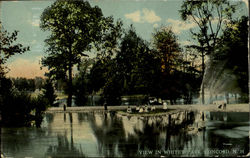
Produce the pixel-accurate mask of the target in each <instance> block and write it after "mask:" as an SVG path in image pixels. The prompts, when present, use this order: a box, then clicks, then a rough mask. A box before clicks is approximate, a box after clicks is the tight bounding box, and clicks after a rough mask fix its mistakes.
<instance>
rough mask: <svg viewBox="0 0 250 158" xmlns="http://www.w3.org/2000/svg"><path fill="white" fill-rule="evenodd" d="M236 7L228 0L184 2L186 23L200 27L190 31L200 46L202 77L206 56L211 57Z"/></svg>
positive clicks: (182, 12)
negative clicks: (224, 26) (224, 25)
mask: <svg viewBox="0 0 250 158" xmlns="http://www.w3.org/2000/svg"><path fill="white" fill-rule="evenodd" d="M235 8H236V5H231V4H230V2H229V1H228V0H204V1H195V0H187V1H183V4H182V6H181V9H180V10H179V12H180V14H181V18H182V20H184V21H192V22H193V23H195V24H196V26H198V31H196V32H195V31H194V30H192V29H191V30H190V31H191V34H192V36H193V38H194V39H195V40H196V41H197V42H198V45H193V46H191V47H193V48H196V49H197V50H198V51H199V52H200V53H201V57H202V76H203V77H204V73H205V62H204V61H205V59H204V58H205V56H206V55H210V54H211V53H212V52H213V51H214V48H215V46H216V44H217V41H218V38H219V36H220V35H221V32H222V28H223V23H226V22H227V21H228V20H231V18H232V14H233V13H234V12H235ZM202 104H204V84H202Z"/></svg>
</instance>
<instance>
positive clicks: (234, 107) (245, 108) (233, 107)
mask: <svg viewBox="0 0 250 158" xmlns="http://www.w3.org/2000/svg"><path fill="white" fill-rule="evenodd" d="M127 107H128V106H127V105H126V106H124V105H121V106H108V111H120V110H126V109H127ZM130 107H131V108H135V107H136V106H135V105H131V106H130ZM155 107H156V109H161V108H162V107H163V106H162V105H156V106H155ZM167 108H168V109H170V110H181V111H182V110H184V111H185V110H188V111H208V112H249V111H250V110H249V109H250V105H249V104H227V107H226V109H225V110H223V109H218V108H217V105H213V104H209V105H198V104H197V105H167ZM89 111H105V110H104V107H103V106H81V107H76V106H74V107H67V108H66V111H63V107H50V108H48V109H47V110H46V111H45V112H46V113H56V112H89Z"/></svg>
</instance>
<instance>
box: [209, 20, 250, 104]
mask: <svg viewBox="0 0 250 158" xmlns="http://www.w3.org/2000/svg"><path fill="white" fill-rule="evenodd" d="M247 23H248V17H246V16H242V17H241V18H239V19H237V20H233V21H231V22H230V23H229V24H228V25H227V28H226V29H225V31H224V33H223V36H222V38H221V40H220V43H219V44H218V46H217V49H216V51H215V52H214V53H213V54H212V56H211V57H212V59H213V62H212V66H216V64H218V63H220V62H223V63H225V64H224V72H225V73H226V72H227V73H229V75H235V76H236V82H237V85H236V86H238V87H239V88H240V90H238V89H236V88H235V90H236V91H233V92H234V93H240V94H241V95H242V96H243V98H244V97H245V96H246V97H245V98H246V99H245V101H246V102H247V101H248V100H247V99H248V98H247V96H248V43H247V42H248V24H247ZM228 88H230V86H228ZM225 90H226V91H231V90H230V89H225Z"/></svg>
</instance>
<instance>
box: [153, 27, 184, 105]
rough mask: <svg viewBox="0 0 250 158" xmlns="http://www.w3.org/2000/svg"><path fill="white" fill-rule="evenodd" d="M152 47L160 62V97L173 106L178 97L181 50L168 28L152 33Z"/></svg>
mask: <svg viewBox="0 0 250 158" xmlns="http://www.w3.org/2000/svg"><path fill="white" fill-rule="evenodd" d="M153 46H154V48H155V49H156V53H157V56H158V58H160V60H161V73H160V76H159V78H160V81H159V91H160V94H159V95H160V97H162V98H164V99H170V101H171V103H172V104H174V102H175V100H176V99H177V98H178V97H179V96H180V93H181V91H180V89H181V88H180V84H181V83H180V82H181V80H179V79H180V78H179V77H180V73H179V72H180V70H181V69H180V68H181V64H182V56H181V48H180V46H179V44H178V42H177V36H176V35H175V34H174V33H173V31H172V29H171V28H170V27H162V28H160V29H157V30H155V32H154V33H153Z"/></svg>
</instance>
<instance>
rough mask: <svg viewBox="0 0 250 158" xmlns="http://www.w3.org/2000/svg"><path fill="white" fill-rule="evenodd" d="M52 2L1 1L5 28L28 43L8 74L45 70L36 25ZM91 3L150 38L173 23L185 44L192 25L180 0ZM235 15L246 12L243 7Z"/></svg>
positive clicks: (94, 0) (102, 0) (30, 74)
mask: <svg viewBox="0 0 250 158" xmlns="http://www.w3.org/2000/svg"><path fill="white" fill-rule="evenodd" d="M53 2H54V1H18V2H17V1H12V2H10V1H2V2H1V3H2V4H1V10H0V11H1V12H0V18H1V21H2V24H3V26H4V28H5V29H6V30H7V31H9V32H12V31H14V30H18V31H20V32H19V35H18V40H17V41H18V42H19V43H21V44H23V45H25V46H30V51H29V52H26V53H25V54H22V55H16V56H14V57H12V58H11V59H10V60H9V61H8V66H9V68H10V69H11V71H10V73H9V75H10V76H19V77H22V76H23V77H34V76H40V75H42V74H43V73H44V71H40V69H39V67H40V66H39V59H40V58H41V57H42V56H44V55H45V53H44V48H43V46H44V42H43V41H44V39H45V38H46V36H47V35H48V33H45V32H42V31H41V30H40V28H39V18H40V15H41V13H42V12H43V10H44V9H45V8H46V7H47V6H50V4H52V3H53ZM89 2H90V4H91V5H92V6H94V5H97V6H99V7H100V8H101V9H102V11H103V14H104V16H113V17H114V18H115V19H118V18H119V19H121V20H122V21H123V23H124V28H128V26H129V25H130V24H133V25H134V27H135V29H136V31H137V33H138V35H140V36H141V37H142V38H143V39H145V40H147V41H150V40H151V38H152V32H153V30H154V28H156V27H160V26H167V25H172V28H173V31H174V32H175V33H176V34H177V35H178V38H179V42H180V43H181V44H185V43H188V39H189V29H190V28H194V26H195V25H194V24H192V23H188V24H184V23H183V22H182V21H181V20H180V16H179V13H178V10H179V9H180V6H181V4H182V0H137V1H136V0H91V1H89ZM241 9H242V10H241V11H239V13H238V14H242V15H247V10H246V7H243V8H241Z"/></svg>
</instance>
